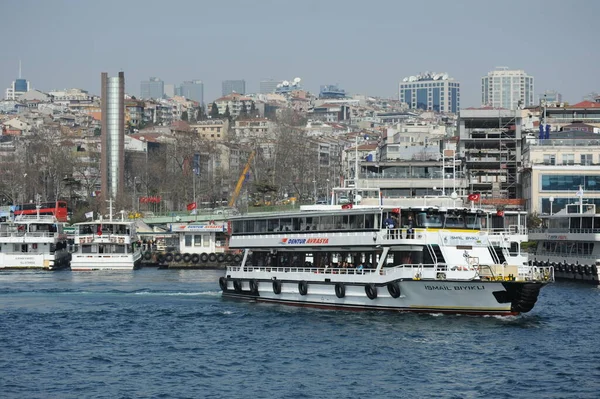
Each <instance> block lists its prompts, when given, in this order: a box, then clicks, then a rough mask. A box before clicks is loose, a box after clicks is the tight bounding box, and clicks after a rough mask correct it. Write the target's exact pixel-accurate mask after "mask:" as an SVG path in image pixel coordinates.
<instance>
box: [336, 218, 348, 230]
mask: <svg viewBox="0 0 600 399" xmlns="http://www.w3.org/2000/svg"><path fill="white" fill-rule="evenodd" d="M333 228H334V229H336V230H342V229H346V228H347V223H344V216H342V215H335V216H333Z"/></svg>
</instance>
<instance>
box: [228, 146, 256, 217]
mask: <svg viewBox="0 0 600 399" xmlns="http://www.w3.org/2000/svg"><path fill="white" fill-rule="evenodd" d="M253 159H254V150H252V152H251V153H250V156H249V157H248V162H246V166H244V170H243V171H242V174H241V175H240V178H239V179H238V181H237V184H236V185H235V190H233V194H232V195H231V199H230V200H229V206H230V207H232V206H234V205H235V201H236V200H237V198H238V196H239V195H240V191H242V185H243V184H244V180H245V179H246V174H247V173H248V171H249V170H250V164H251V163H252V160H253Z"/></svg>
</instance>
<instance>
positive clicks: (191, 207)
mask: <svg viewBox="0 0 600 399" xmlns="http://www.w3.org/2000/svg"><path fill="white" fill-rule="evenodd" d="M194 209H196V203H195V202H192V203H191V204H187V210H188V211H193V210H194Z"/></svg>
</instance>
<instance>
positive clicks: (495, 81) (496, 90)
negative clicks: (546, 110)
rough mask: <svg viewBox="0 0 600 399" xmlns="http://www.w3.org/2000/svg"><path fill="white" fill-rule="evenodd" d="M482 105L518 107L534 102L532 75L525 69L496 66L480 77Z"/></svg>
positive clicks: (506, 107) (507, 107)
mask: <svg viewBox="0 0 600 399" xmlns="http://www.w3.org/2000/svg"><path fill="white" fill-rule="evenodd" d="M481 104H482V105H483V106H488V107H494V108H504V109H518V108H523V107H528V106H531V105H535V104H534V91H533V76H529V75H527V74H526V73H525V71H523V70H521V69H518V70H510V69H508V67H496V69H495V70H493V71H491V72H488V74H487V76H484V77H482V78H481Z"/></svg>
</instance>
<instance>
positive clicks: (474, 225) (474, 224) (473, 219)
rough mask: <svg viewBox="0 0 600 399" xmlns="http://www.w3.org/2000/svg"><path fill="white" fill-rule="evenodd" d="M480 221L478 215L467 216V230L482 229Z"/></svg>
mask: <svg viewBox="0 0 600 399" xmlns="http://www.w3.org/2000/svg"><path fill="white" fill-rule="evenodd" d="M480 221H481V218H479V217H477V216H476V215H468V216H467V228H469V229H476V230H479V229H481V224H480Z"/></svg>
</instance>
